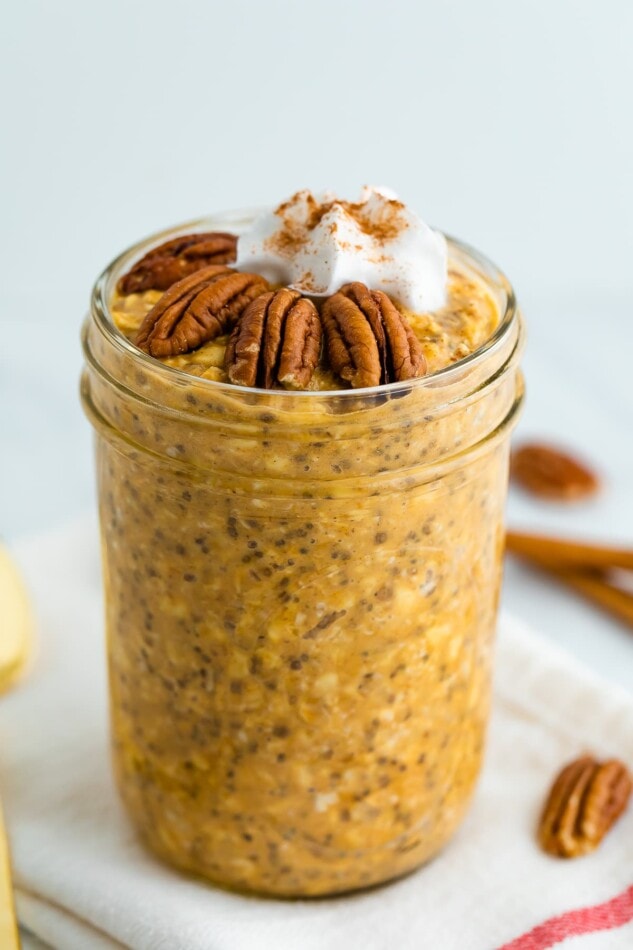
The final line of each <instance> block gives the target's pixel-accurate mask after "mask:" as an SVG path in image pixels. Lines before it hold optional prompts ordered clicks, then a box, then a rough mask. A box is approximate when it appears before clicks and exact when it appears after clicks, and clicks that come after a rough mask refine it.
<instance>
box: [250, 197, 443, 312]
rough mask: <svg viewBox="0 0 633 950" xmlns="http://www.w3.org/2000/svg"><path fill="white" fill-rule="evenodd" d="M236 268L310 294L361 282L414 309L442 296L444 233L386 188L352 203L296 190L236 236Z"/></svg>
mask: <svg viewBox="0 0 633 950" xmlns="http://www.w3.org/2000/svg"><path fill="white" fill-rule="evenodd" d="M237 267H238V269H241V270H252V271H255V272H257V273H258V274H262V275H263V276H264V277H266V278H267V279H268V280H269V281H271V282H273V283H278V284H285V285H287V286H289V287H293V288H295V289H296V290H298V291H300V292H301V293H304V294H311V295H313V296H329V295H330V294H334V293H336V291H337V290H339V289H340V288H341V286H342V285H343V284H346V283H348V282H349V281H353V280H359V281H362V282H363V283H364V284H367V286H368V287H370V288H371V289H372V290H383V291H384V292H385V293H387V294H389V296H390V297H392V298H393V299H395V300H397V301H398V302H399V303H401V304H402V305H403V306H404V307H407V308H408V309H410V310H413V311H415V312H416V313H421V312H424V311H426V310H436V309H438V308H439V307H441V306H443V304H444V303H445V301H446V284H447V251H446V241H445V239H444V236H443V235H442V234H439V233H438V232H437V231H433V229H432V228H430V227H429V226H428V225H427V224H425V223H424V221H422V220H421V219H420V218H419V217H418V216H417V215H416V214H414V213H413V212H412V211H410V210H409V208H407V207H406V205H404V204H403V203H402V202H401V201H399V200H398V199H397V197H396V196H395V195H394V194H393V192H391V191H389V190H388V189H385V188H364V189H363V191H362V192H361V195H360V198H359V200H358V201H356V202H350V201H342V200H340V199H338V198H336V197H335V196H334V195H332V194H330V193H329V192H325V193H324V194H322V195H313V194H312V192H310V191H298V192H297V193H296V194H295V195H293V196H292V197H291V198H289V199H288V201H285V202H283V203H282V204H280V205H279V207H278V208H275V209H274V210H272V211H267V212H265V213H264V214H262V215H261V216H260V217H259V218H257V220H256V221H255V222H254V224H253V226H252V227H251V229H250V230H249V231H247V232H246V233H245V234H243V235H241V236H240V238H239V239H238V244H237Z"/></svg>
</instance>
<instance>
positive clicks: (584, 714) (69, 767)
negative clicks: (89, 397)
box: [0, 522, 633, 950]
mask: <svg viewBox="0 0 633 950" xmlns="http://www.w3.org/2000/svg"><path fill="white" fill-rule="evenodd" d="M15 553H16V556H17V558H18V560H19V562H20V563H21V565H22V567H23V569H24V571H25V574H26V577H27V580H28V582H29V584H30V587H31V589H32V591H33V594H34V597H35V602H36V606H37V609H38V613H39V619H40V627H41V630H40V641H41V643H40V655H39V657H38V660H37V662H36V664H35V666H34V668H33V670H32V672H31V675H30V677H29V678H28V679H27V680H26V681H24V682H23V683H22V684H21V685H20V686H19V687H18V688H17V689H16V690H15V692H14V693H12V694H10V695H9V696H6V697H3V698H2V700H0V787H1V789H2V796H3V799H4V802H5V807H6V813H7V822H8V827H9V833H10V840H11V845H12V852H13V861H14V872H15V882H16V887H17V905H18V912H19V915H20V919H21V921H22V922H23V924H24V925H26V926H27V927H28V928H29V929H30V930H32V931H33V932H34V933H35V934H37V935H38V936H39V937H41V938H42V939H43V940H45V941H46V942H47V943H49V944H51V945H52V946H53V947H57V948H60V950H93V948H95V950H112V948H113V947H121V946H123V947H131V948H134V950H268V948H275V950H291V948H292V950H339V948H340V950H355V948H363V950H392V948H394V950H395V948H399V950H426V948H432V950H453V948H455V950H492V948H497V947H501V946H502V945H503V944H505V943H506V942H508V941H510V940H512V939H513V938H515V937H517V936H518V935H520V934H522V933H524V932H525V931H529V930H530V929H531V928H533V927H534V926H535V925H537V924H539V923H541V922H542V921H543V920H545V919H546V918H549V917H551V916H553V915H558V914H561V913H563V912H565V911H568V910H571V909H573V908H582V907H585V906H587V905H592V904H598V903H601V902H605V901H608V900H609V899H611V898H613V897H614V896H615V895H616V894H618V893H620V892H622V891H623V890H625V889H626V888H627V887H628V886H629V885H630V884H631V883H633V810H630V811H629V813H628V814H627V815H626V816H625V817H624V818H623V819H622V820H621V822H620V824H619V826H618V828H617V830H616V831H615V832H614V833H613V834H611V835H610V836H609V837H608V839H607V840H606V841H605V842H604V843H603V846H602V847H601V848H600V849H599V850H598V851H597V852H595V853H594V854H593V855H591V856H589V857H586V858H583V859H579V860H576V861H561V860H556V859H553V858H549V857H547V856H546V855H544V854H542V853H541V852H540V851H539V849H538V848H537V846H536V844H535V839H534V826H535V822H536V820H537V816H538V812H539V810H540V807H541V803H542V800H543V795H544V793H545V791H546V789H547V787H548V786H549V783H550V780H551V779H552V777H553V775H554V773H555V772H556V771H557V770H558V768H559V767H560V766H561V765H562V764H563V763H564V762H565V761H566V760H568V759H570V758H573V757H574V756H576V755H577V754H578V753H580V752H582V751H585V750H593V751H595V752H596V754H599V755H600V756H607V755H616V756H619V757H622V758H624V759H628V761H629V763H631V759H632V758H633V699H632V698H631V697H630V696H629V695H628V694H627V693H625V692H623V691H620V690H619V689H617V688H616V687H614V686H612V685H609V684H607V683H605V682H604V681H601V680H599V679H598V678H596V677H595V676H594V675H593V674H592V673H591V672H589V671H588V670H586V669H584V668H583V667H581V666H580V665H579V664H578V663H576V662H574V661H572V659H570V658H569V657H568V656H567V655H565V654H563V653H561V652H560V651H558V650H556V649H554V648H553V647H552V646H551V645H549V644H548V643H546V642H544V641H543V640H541V639H539V638H538V637H537V636H535V635H534V634H533V633H531V632H530V631H527V630H526V629H525V628H524V627H522V626H521V625H520V624H519V623H517V622H516V621H514V620H511V619H510V618H509V617H507V616H506V617H504V618H503V619H502V622H501V625H500V627H501V629H500V636H499V646H498V654H497V676H496V695H495V703H494V712H493V717H492V726H491V731H490V736H489V744H488V751H487V756H486V764H485V769H484V772H483V776H482V779H481V782H480V784H479V787H478V791H477V794H476V798H475V802H474V805H473V807H472V810H471V812H470V814H469V816H468V818H467V820H466V822H465V824H464V826H463V827H462V829H461V830H460V831H459V833H458V835H457V837H456V838H455V839H454V841H453V842H452V843H451V844H450V845H449V846H448V847H447V848H446V850H445V851H444V852H443V853H442V854H441V855H440V856H439V857H438V858H437V859H436V860H435V861H433V862H431V863H430V864H429V865H428V866H427V867H425V868H423V869H422V870H420V871H418V872H417V873H415V874H413V875H411V876H410V877H408V878H406V879H404V880H401V881H399V882H397V883H395V884H392V885H390V886H387V887H384V888H381V889H378V890H375V891H372V892H369V893H366V894H361V895H358V896H352V897H346V898H339V899H336V900H322V901H314V902H310V901H295V902H288V901H286V902H283V901H274V900H258V899H253V898H245V897H240V896H237V895H232V894H228V893H224V892H222V891H220V890H215V889H214V888H212V887H207V886H205V885H204V884H202V883H200V882H198V881H195V880H191V879H188V878H186V877H184V876H181V875H180V874H178V873H176V872H174V871H171V870H170V869H169V868H168V867H166V866H163V865H162V864H160V863H159V862H157V861H156V860H154V859H153V858H152V857H151V856H150V855H148V854H146V852H145V851H144V850H143V848H142V847H141V846H140V845H139V844H138V843H137V841H136V839H135V835H134V832H133V830H132V828H131V827H130V825H129V824H128V822H127V820H126V817H125V815H124V814H123V812H122V810H121V808H120V805H119V802H118V800H117V796H116V793H115V791H114V789H113V785H112V780H111V777H110V771H109V760H108V748H107V719H106V686H105V663H104V646H103V630H102V605H101V596H100V586H101V581H100V575H99V563H98V542H97V534H96V527H95V526H94V524H93V523H92V522H82V523H80V524H76V525H74V526H71V527H70V528H67V529H65V530H63V531H60V532H58V533H56V534H54V535H49V536H45V537H41V538H37V539H34V540H32V541H29V542H25V543H23V544H21V545H18V546H17V547H16V548H15ZM632 899H633V897H632ZM632 914H633V909H632ZM624 916H625V917H626V913H625V915H624ZM550 945H551V944H550V943H534V944H530V945H529V946H534V947H541V946H543V947H544V946H550ZM525 946H528V944H526V945H525ZM632 946H633V924H632V923H628V924H625V925H624V926H622V927H619V928H618V929H613V930H609V931H603V932H601V933H597V934H594V935H593V936H582V937H580V936H576V937H573V938H572V939H571V940H568V941H566V942H565V947H566V948H567V947H573V948H578V950H580V948H582V950H590V948H597V947H613V948H619V947H632Z"/></svg>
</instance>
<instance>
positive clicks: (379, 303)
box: [321, 282, 426, 388]
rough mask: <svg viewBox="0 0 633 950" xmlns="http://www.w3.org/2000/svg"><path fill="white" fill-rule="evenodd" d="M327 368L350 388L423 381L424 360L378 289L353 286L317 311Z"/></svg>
mask: <svg viewBox="0 0 633 950" xmlns="http://www.w3.org/2000/svg"><path fill="white" fill-rule="evenodd" d="M321 315H322V318H323V326H324V329H325V335H326V340H327V350H328V357H329V360H330V364H331V366H332V369H333V370H334V372H335V373H337V374H338V375H339V376H340V377H341V379H344V380H346V381H347V382H349V383H350V384H351V385H352V386H353V387H354V388H360V387H364V386H379V385H380V384H381V383H392V382H396V381H400V380H405V379H413V378H414V377H416V376H423V375H424V373H425V372H426V359H425V357H424V353H423V352H422V346H421V344H420V342H419V340H418V339H417V337H416V336H415V334H414V332H413V330H412V329H411V327H410V326H409V324H408V323H407V321H406V319H405V318H404V317H403V315H402V314H401V313H400V311H399V310H398V309H397V307H396V306H395V305H394V304H393V303H392V301H391V300H390V299H389V297H388V296H387V294H385V293H383V292H382V291H380V290H369V288H368V287H366V286H365V284H361V283H359V282H354V283H352V284H346V285H345V286H344V287H341V289H340V290H339V292H338V293H336V294H334V295H333V296H332V297H328V299H327V300H326V301H325V303H324V304H323V310H322V312H321Z"/></svg>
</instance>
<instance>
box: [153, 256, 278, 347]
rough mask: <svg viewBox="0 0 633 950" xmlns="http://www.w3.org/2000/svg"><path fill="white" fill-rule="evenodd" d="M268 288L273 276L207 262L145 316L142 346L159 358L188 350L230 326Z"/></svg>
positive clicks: (181, 281) (164, 296)
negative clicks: (267, 276)
mask: <svg viewBox="0 0 633 950" xmlns="http://www.w3.org/2000/svg"><path fill="white" fill-rule="evenodd" d="M266 290H268V281H266V280H265V279H264V278H263V277H260V276H259V274H244V273H239V272H238V271H235V270H231V269H230V268H229V267H223V266H222V265H215V264H212V265H211V266H209V267H203V268H202V269H201V270H198V271H196V272H195V273H194V274H191V275H190V276H189V277H185V278H184V280H180V281H178V283H177V284H174V285H173V286H172V287H170V289H169V290H167V291H166V292H165V293H164V294H163V296H162V297H161V298H160V300H159V301H158V303H157V304H156V305H155V306H154V307H152V309H151V310H150V312H149V313H148V314H147V316H146V317H145V319H144V320H143V323H142V324H141V327H140V329H139V331H138V335H137V337H136V341H135V342H136V345H137V346H138V347H139V348H140V349H141V350H145V352H146V353H149V354H150V355H151V356H155V357H165V356H176V355H177V354H178V353H188V352H189V351H190V350H195V349H196V348H197V347H199V346H202V344H203V343H206V342H208V341H209V340H213V339H215V337H217V336H221V335H222V334H223V333H226V332H227V331H228V330H230V329H231V328H232V327H233V325H234V323H235V321H236V320H237V319H238V317H240V316H241V314H242V312H243V311H244V310H245V308H246V307H247V306H248V304H249V303H250V302H251V300H254V299H255V297H257V296H259V294H261V293H264V292H265V291H266Z"/></svg>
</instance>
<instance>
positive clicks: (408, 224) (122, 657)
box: [82, 190, 522, 896]
mask: <svg viewBox="0 0 633 950" xmlns="http://www.w3.org/2000/svg"><path fill="white" fill-rule="evenodd" d="M521 344H522V326H521V318H520V314H519V312H518V311H517V309H516V306H515V302H514V296H513V293H512V289H511V287H510V285H509V284H508V282H507V281H506V279H505V278H504V277H503V275H502V274H501V273H500V272H499V271H497V270H496V268H494V267H493V265H491V264H490V263H489V262H488V261H486V260H485V259H484V258H483V257H481V256H480V255H479V254H477V253H476V252H474V251H472V250H471V249H469V248H467V247H465V246H463V245H461V244H459V243H458V242H456V241H452V240H445V239H444V238H443V236H442V235H439V234H437V233H436V232H433V231H431V229H430V228H427V227H426V225H424V224H423V223H422V222H421V221H419V219H418V218H416V217H415V216H414V215H413V214H412V213H411V212H410V211H409V210H408V209H406V208H405V206H403V205H402V204H401V203H400V202H397V201H396V200H395V199H392V198H389V197H386V196H385V195H384V194H382V193H381V192H378V191H372V190H369V191H367V192H365V193H364V194H363V196H362V198H361V200H360V201H359V202H358V203H354V204H351V203H348V202H338V201H336V200H334V199H331V198H330V197H327V196H326V197H325V198H323V199H316V198H313V197H312V196H311V195H310V194H309V193H305V192H304V193H299V195H296V196H294V197H293V198H292V199H290V201H289V202H287V203H285V204H284V205H281V206H280V207H279V208H277V209H275V211H273V212H269V213H266V214H264V215H262V216H260V217H257V218H255V217H253V216H249V215H244V216H240V215H238V214H233V215H231V214H229V215H223V216H215V217H210V218H208V219H205V220H203V221H198V222H196V223H195V225H192V226H189V227H188V228H178V229H174V230H172V231H171V232H168V233H167V232H166V233H163V234H161V235H158V236H157V237H155V238H153V239H150V240H149V241H146V242H144V243H143V244H141V245H137V246H136V247H134V248H132V249H131V250H130V251H129V252H127V253H126V254H124V255H122V257H121V258H119V259H118V260H117V261H115V262H114V264H113V265H111V266H110V267H109V268H108V270H107V271H106V272H105V273H104V274H103V275H102V277H101V278H100V279H99V281H98V282H97V285H96V287H95V291H94V294H93V301H92V310H91V314H90V316H89V317H88V319H87V321H86V325H85V328H84V349H85V354H86V368H85V371H84V376H83V380H82V396H83V401H84V405H85V407H86V411H87V413H88V415H89V417H90V419H91V421H92V422H93V424H94V426H95V428H96V433H97V435H96V453H97V469H98V482H99V498H100V513H101V528H102V541H103V563H104V575H105V593H106V620H107V637H108V656H109V673H110V691H111V721H112V742H113V755H114V763H115V770H116V776H117V781H118V785H119V788H120V791H121V794H122V797H123V800H124V802H125V804H126V806H127V809H128V811H129V813H130V815H131V817H132V819H133V821H134V823H135V825H136V827H137V828H138V830H139V832H140V834H141V835H142V837H143V839H144V840H145V841H146V842H147V843H148V845H149V846H150V847H151V848H152V849H153V850H154V851H155V852H157V853H158V854H159V855H161V856H162V857H164V858H165V859H167V860H168V861H170V862H171V863H173V864H175V865H177V866H178V867H180V868H182V869H185V870H187V871H190V872H194V873H196V874H198V875H201V876H203V877H205V878H207V879H209V880H210V881H213V882H215V883H217V884H220V885H223V886H227V887H231V888H236V889H239V890H244V891H252V892H259V893H266V894H272V895H284V896H310V895H323V894H331V893H336V892H343V891H350V890H354V889H357V888H362V887H367V886H370V885H374V884H377V883H379V882H382V881H386V880H388V879H391V878H394V877H396V876H398V875H401V874H404V873H406V872H407V871H409V870H411V869H413V868H415V867H416V866H418V865H420V864H421V863H423V862H425V861H427V860H428V859H429V858H430V857H432V856H433V855H434V854H435V853H436V852H437V851H438V850H439V849H440V848H441V847H442V846H443V845H444V843H445V842H446V841H447V840H448V839H449V838H450V836H451V835H452V834H453V832H454V831H455V829H456V827H457V825H458V824H459V822H460V820H461V818H462V816H463V814H464V811H465V809H466V806H467V804H468V802H469V799H470V797H471V794H472V792H473V788H474V784H475V780H476V778H477V774H478V771H479V768H480V764H481V758H482V751H483V745H484V738H485V729H486V722H487V719H488V712H489V704H490V679H491V667H492V659H493V655H492V651H493V639H494V630H495V622H496V613H497V603H498V595H499V584H500V577H501V558H502V551H503V507H504V502H505V495H506V487H507V470H508V448H509V434H510V431H511V429H512V426H513V424H514V421H515V418H516V414H517V410H518V407H519V405H520V402H521V397H522V384H521V377H520V372H519V369H518V357H519V354H520V349H521Z"/></svg>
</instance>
